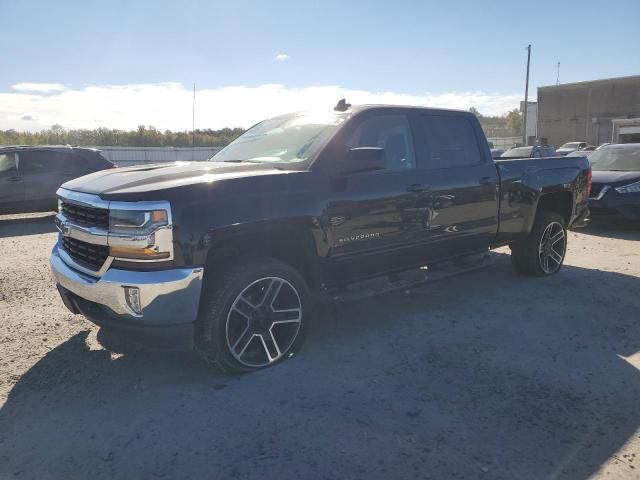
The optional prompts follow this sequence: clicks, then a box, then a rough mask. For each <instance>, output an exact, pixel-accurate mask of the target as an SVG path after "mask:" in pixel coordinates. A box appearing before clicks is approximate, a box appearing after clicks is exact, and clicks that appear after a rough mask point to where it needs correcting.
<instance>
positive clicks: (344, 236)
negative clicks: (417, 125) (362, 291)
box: [327, 112, 423, 283]
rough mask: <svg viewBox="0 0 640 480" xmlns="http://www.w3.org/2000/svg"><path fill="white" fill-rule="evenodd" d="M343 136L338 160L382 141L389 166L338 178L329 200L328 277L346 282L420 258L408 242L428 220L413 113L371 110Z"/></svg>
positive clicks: (335, 179)
mask: <svg viewBox="0 0 640 480" xmlns="http://www.w3.org/2000/svg"><path fill="white" fill-rule="evenodd" d="M337 141H338V142H340V143H341V145H339V146H338V148H337V149H336V151H338V152H342V154H339V155H338V156H339V157H341V158H337V159H336V161H341V160H343V159H344V158H346V152H347V151H348V150H349V149H350V148H355V147H381V148H384V153H385V169H384V170H379V171H374V172H362V173H356V174H350V175H347V176H345V177H342V178H334V179H333V181H332V190H333V192H332V199H331V200H330V201H329V203H328V206H327V229H328V232H329V245H330V249H331V250H330V255H329V264H328V268H329V272H328V277H329V278H330V279H333V281H334V282H337V283H339V282H343V281H344V282H346V281H352V280H355V279H358V278H365V277H368V276H373V275H376V274H379V273H383V272H386V271H392V270H397V269H401V268H403V267H405V266H408V265H410V264H413V263H415V258H413V257H412V256H411V255H409V254H408V251H407V247H408V246H409V245H410V244H411V242H412V241H413V239H414V238H415V236H416V235H417V233H418V231H419V230H421V229H423V225H422V223H421V217H420V215H416V210H415V207H416V200H417V198H416V196H415V193H416V192H415V188H414V184H415V183H416V181H415V176H416V161H415V153H414V147H413V140H412V135H411V129H410V125H409V121H408V118H407V117H406V116H405V115H404V114H398V113H394V112H389V113H387V112H371V113H365V114H362V115H361V117H359V118H358V119H354V123H353V125H351V126H350V127H349V129H348V130H347V131H346V132H344V133H343V135H342V136H341V137H339V138H338V139H337Z"/></svg>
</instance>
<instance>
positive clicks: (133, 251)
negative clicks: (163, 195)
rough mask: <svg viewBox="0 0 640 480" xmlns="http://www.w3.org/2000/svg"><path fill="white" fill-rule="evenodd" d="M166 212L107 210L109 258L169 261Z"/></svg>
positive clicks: (169, 235) (168, 227)
mask: <svg viewBox="0 0 640 480" xmlns="http://www.w3.org/2000/svg"><path fill="white" fill-rule="evenodd" d="M169 221H170V220H169V213H168V211H167V210H164V209H158V210H119V209H117V208H115V209H112V210H109V245H110V254H111V256H112V257H116V258H122V259H128V260H143V261H144V260H166V259H170V258H171V252H172V248H173V247H172V234H171V225H170V223H169Z"/></svg>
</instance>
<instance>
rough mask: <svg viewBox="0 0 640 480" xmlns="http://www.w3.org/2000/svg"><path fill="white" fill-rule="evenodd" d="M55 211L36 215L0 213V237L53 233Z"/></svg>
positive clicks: (54, 229) (54, 228)
mask: <svg viewBox="0 0 640 480" xmlns="http://www.w3.org/2000/svg"><path fill="white" fill-rule="evenodd" d="M54 217H55V213H48V212H46V213H41V214H36V215H0V238H6V237H21V236H23V235H40V234H43V233H53V232H55V231H56V226H55V224H54V222H53V219H54Z"/></svg>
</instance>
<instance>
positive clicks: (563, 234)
mask: <svg viewBox="0 0 640 480" xmlns="http://www.w3.org/2000/svg"><path fill="white" fill-rule="evenodd" d="M566 252H567V226H566V224H565V221H564V218H562V216H560V215H558V214H557V213H554V212H545V211H542V212H539V213H538V215H537V216H536V220H535V222H534V225H533V228H532V229H531V233H529V235H528V236H527V237H526V238H525V239H524V240H521V241H519V242H517V243H514V244H513V245H512V247H511V263H512V264H513V266H514V267H515V269H516V270H517V271H518V272H520V273H523V274H525V275H530V276H535V277H544V276H548V275H554V274H556V273H558V272H559V271H560V268H561V267H562V264H563V263H564V257H565V254H566Z"/></svg>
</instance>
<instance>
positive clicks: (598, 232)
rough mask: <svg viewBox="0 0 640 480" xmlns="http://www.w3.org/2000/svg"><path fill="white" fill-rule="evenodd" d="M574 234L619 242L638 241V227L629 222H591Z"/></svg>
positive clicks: (639, 230) (639, 237) (639, 234)
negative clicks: (617, 240)
mask: <svg viewBox="0 0 640 480" xmlns="http://www.w3.org/2000/svg"><path fill="white" fill-rule="evenodd" d="M576 233H586V234H587V235H594V236H597V237H607V238H617V239H619V240H640V225H638V224H634V223H631V222H611V221H597V222H593V221H592V222H591V223H590V224H589V225H588V226H586V227H584V228H580V229H577V230H576Z"/></svg>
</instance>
